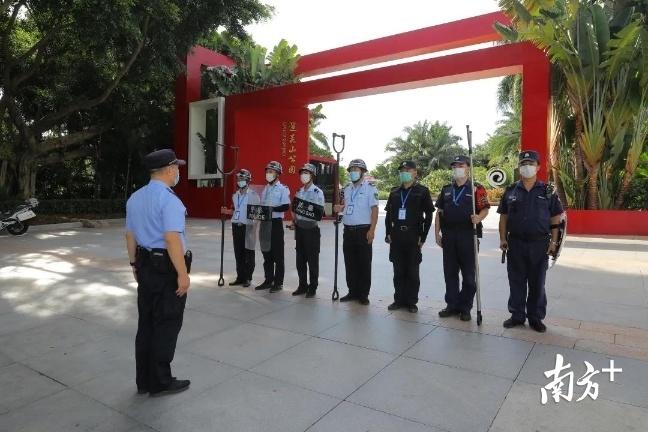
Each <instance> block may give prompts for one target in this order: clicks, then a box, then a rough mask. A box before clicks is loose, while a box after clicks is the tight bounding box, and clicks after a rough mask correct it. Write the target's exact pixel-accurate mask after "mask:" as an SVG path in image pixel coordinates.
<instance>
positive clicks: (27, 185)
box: [18, 156, 36, 199]
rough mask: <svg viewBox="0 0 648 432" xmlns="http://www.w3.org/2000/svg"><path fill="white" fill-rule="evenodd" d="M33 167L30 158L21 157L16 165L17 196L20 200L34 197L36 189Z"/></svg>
mask: <svg viewBox="0 0 648 432" xmlns="http://www.w3.org/2000/svg"><path fill="white" fill-rule="evenodd" d="M35 180H36V176H35V166H34V162H33V161H32V159H31V158H29V157H26V156H23V157H22V158H21V159H20V162H19V163H18V194H19V195H20V198H22V199H28V198H31V197H33V196H34V189H35V188H36V181H35Z"/></svg>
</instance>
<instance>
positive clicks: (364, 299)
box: [358, 297, 369, 306]
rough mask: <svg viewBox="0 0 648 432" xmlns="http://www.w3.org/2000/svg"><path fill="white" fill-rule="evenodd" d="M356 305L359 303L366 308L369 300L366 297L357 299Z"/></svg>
mask: <svg viewBox="0 0 648 432" xmlns="http://www.w3.org/2000/svg"><path fill="white" fill-rule="evenodd" d="M358 303H360V304H361V305H363V306H367V305H368V304H369V299H368V298H367V297H364V298H361V299H358Z"/></svg>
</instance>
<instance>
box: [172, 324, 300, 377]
mask: <svg viewBox="0 0 648 432" xmlns="http://www.w3.org/2000/svg"><path fill="white" fill-rule="evenodd" d="M308 338H309V336H306V335H302V334H297V333H292V332H288V331H285V330H279V329H274V328H270V327H262V326H258V325H254V324H249V323H245V324H241V325H238V326H236V327H233V328H230V329H227V330H224V331H222V332H219V333H216V334H214V335H211V336H207V337H204V338H202V339H198V340H196V341H193V342H191V343H189V344H187V345H185V346H183V347H182V348H181V350H182V351H187V352H193V353H197V354H200V355H202V356H205V357H209V358H211V359H214V360H218V361H220V362H223V363H227V364H230V365H233V366H236V367H238V368H241V369H249V368H251V367H253V366H255V365H257V364H259V363H261V362H263V361H265V360H267V359H269V358H270V357H272V356H274V355H276V354H279V353H280V352H282V351H284V350H286V349H288V348H290V347H292V346H295V345H297V344H298V343H300V342H303V341H305V340H306V339H308Z"/></svg>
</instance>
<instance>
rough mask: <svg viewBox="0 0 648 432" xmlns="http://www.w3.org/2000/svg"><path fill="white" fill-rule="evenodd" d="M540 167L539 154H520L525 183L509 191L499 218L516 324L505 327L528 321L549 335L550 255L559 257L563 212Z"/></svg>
mask: <svg viewBox="0 0 648 432" xmlns="http://www.w3.org/2000/svg"><path fill="white" fill-rule="evenodd" d="M539 166H540V158H539V156H538V153H537V152H535V151H531V150H527V151H522V152H520V156H519V167H520V176H521V177H522V179H521V180H520V181H517V182H515V183H514V184H512V185H511V186H509V187H508V188H507V189H506V191H505V193H504V196H503V197H502V200H501V202H500V205H499V207H498V209H497V212H498V213H499V214H500V222H499V233H500V248H501V249H502V250H503V251H506V256H507V259H508V262H507V271H508V279H509V287H510V297H509V302H508V309H509V312H511V318H509V319H507V320H506V321H504V327H506V328H511V327H515V326H519V325H524V322H525V320H526V319H528V320H529V326H531V328H533V329H534V330H535V331H537V332H541V333H542V332H545V331H546V330H547V328H546V326H545V325H544V323H543V322H542V320H543V319H544V317H545V315H546V311H547V296H546V294H545V278H546V274H547V267H548V262H549V261H548V259H549V257H548V255H549V254H553V253H555V252H556V247H557V242H558V235H559V232H558V225H559V223H560V219H561V215H562V213H563V207H562V204H561V203H560V199H559V198H558V195H557V194H556V192H555V190H554V188H553V186H552V185H549V184H546V183H544V182H542V181H539V180H538V179H537V172H538V168H539ZM527 288H528V291H527Z"/></svg>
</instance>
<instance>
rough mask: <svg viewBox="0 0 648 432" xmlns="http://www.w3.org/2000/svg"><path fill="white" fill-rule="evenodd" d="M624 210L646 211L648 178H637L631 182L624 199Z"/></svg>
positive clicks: (647, 208)
mask: <svg viewBox="0 0 648 432" xmlns="http://www.w3.org/2000/svg"><path fill="white" fill-rule="evenodd" d="M625 208H627V209H630V210H648V178H644V177H638V178H635V179H634V180H632V183H630V189H629V190H628V194H627V195H626V197H625Z"/></svg>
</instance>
